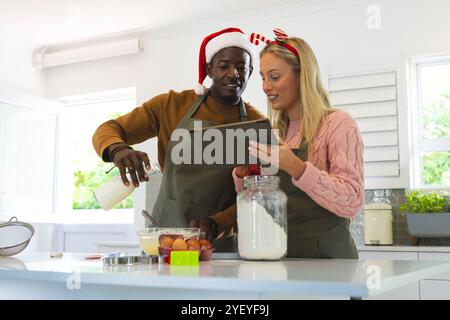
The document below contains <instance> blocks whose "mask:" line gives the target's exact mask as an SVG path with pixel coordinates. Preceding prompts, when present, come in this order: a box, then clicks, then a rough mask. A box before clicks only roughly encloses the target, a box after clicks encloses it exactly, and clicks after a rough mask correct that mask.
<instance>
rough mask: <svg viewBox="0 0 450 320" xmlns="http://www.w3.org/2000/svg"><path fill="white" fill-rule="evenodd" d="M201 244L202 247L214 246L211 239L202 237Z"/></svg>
mask: <svg viewBox="0 0 450 320" xmlns="http://www.w3.org/2000/svg"><path fill="white" fill-rule="evenodd" d="M200 246H201V247H207V248H212V243H211V242H210V241H209V240H207V239H202V240H200Z"/></svg>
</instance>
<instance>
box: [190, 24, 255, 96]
mask: <svg viewBox="0 0 450 320" xmlns="http://www.w3.org/2000/svg"><path fill="white" fill-rule="evenodd" d="M229 47H238V48H241V49H244V50H245V51H247V52H248V54H249V55H250V57H251V60H252V62H253V61H255V53H254V47H253V45H252V44H251V43H250V40H249V39H248V37H247V36H246V35H245V34H244V32H243V31H242V30H241V29H239V28H226V29H223V30H220V31H218V32H215V33H212V34H210V35H208V36H206V37H205V39H203V42H202V44H201V46H200V52H199V56H198V83H197V84H196V85H195V88H194V90H195V93H196V94H197V95H204V94H205V93H206V87H205V86H204V85H203V81H204V80H205V78H206V75H207V72H206V64H207V63H210V62H211V60H212V57H213V56H214V55H215V54H216V53H217V52H219V51H220V50H222V49H224V48H229Z"/></svg>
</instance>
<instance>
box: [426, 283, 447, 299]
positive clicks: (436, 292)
mask: <svg viewBox="0 0 450 320" xmlns="http://www.w3.org/2000/svg"><path fill="white" fill-rule="evenodd" d="M420 299H421V300H450V281H448V280H422V281H420Z"/></svg>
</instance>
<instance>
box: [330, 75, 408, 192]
mask: <svg viewBox="0 0 450 320" xmlns="http://www.w3.org/2000/svg"><path fill="white" fill-rule="evenodd" d="M329 91H330V97H331V103H332V105H333V106H335V107H336V108H339V109H343V110H345V111H347V112H348V113H350V114H351V115H352V117H353V118H354V119H355V120H356V122H357V123H358V126H359V129H360V131H361V136H362V139H363V142H364V175H365V184H366V189H371V188H389V187H394V186H393V184H392V181H393V180H395V179H397V180H400V178H401V174H402V172H401V166H400V154H401V153H400V144H399V125H398V107H397V106H398V103H397V75H396V71H383V72H374V73H365V74H357V75H335V76H330V77H329Z"/></svg>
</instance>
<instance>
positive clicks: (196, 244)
mask: <svg viewBox="0 0 450 320" xmlns="http://www.w3.org/2000/svg"><path fill="white" fill-rule="evenodd" d="M187 245H188V249H189V250H190V251H193V250H200V241H198V240H196V239H191V240H188V242H187Z"/></svg>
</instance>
